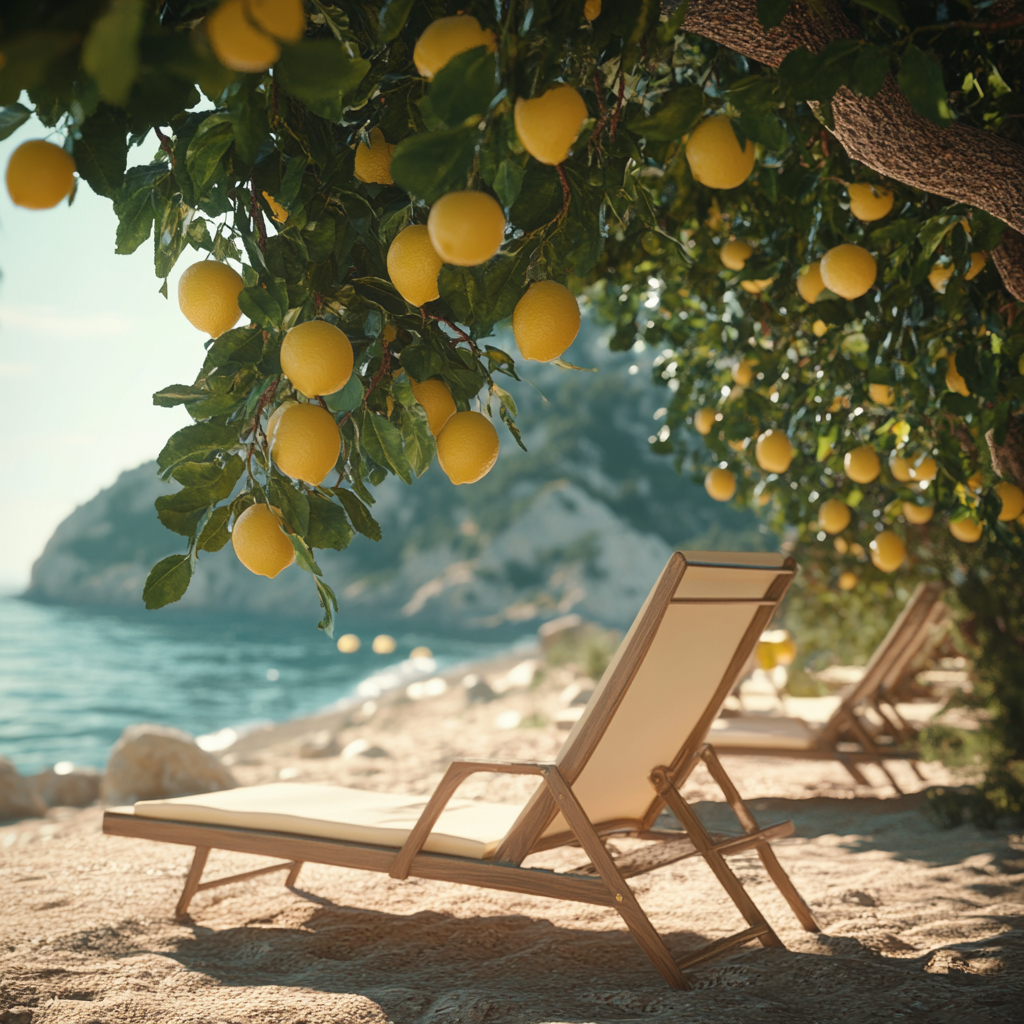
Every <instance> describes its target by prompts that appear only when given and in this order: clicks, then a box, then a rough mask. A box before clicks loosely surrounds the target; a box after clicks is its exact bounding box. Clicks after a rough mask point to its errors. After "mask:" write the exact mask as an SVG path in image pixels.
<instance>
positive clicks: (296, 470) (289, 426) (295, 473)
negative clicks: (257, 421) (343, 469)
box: [267, 402, 341, 485]
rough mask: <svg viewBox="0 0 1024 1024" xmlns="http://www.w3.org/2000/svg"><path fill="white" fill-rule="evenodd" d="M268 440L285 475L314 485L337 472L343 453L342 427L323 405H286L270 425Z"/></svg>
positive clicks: (294, 403)
mask: <svg viewBox="0 0 1024 1024" xmlns="http://www.w3.org/2000/svg"><path fill="white" fill-rule="evenodd" d="M267 439H268V440H269V441H270V454H271V455H272V456H273V458H274V462H276V463H277V468H278V469H280V470H281V472H282V473H284V474H286V475H287V476H290V477H291V478H292V479H293V480H305V481H306V483H309V484H314V485H317V484H320V483H321V481H322V480H323V478H324V477H325V476H327V474H328V473H330V471H331V470H332V469H334V465H335V463H336V462H337V461H338V455H339V454H340V453H341V434H340V433H339V432H338V424H337V423H335V422H334V417H333V416H332V415H331V414H330V413H329V412H328V411H327V410H326V409H323V408H321V407H320V406H319V405H305V404H300V403H299V402H285V403H284V405H282V406H281V407H280V408H279V409H277V410H276V411H275V413H274V415H273V416H271V417H270V420H269V422H268V423H267Z"/></svg>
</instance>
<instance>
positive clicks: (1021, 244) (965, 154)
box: [683, 0, 1024, 301]
mask: <svg viewBox="0 0 1024 1024" xmlns="http://www.w3.org/2000/svg"><path fill="white" fill-rule="evenodd" d="M824 6H825V10H826V17H824V18H821V17H818V16H817V15H816V14H815V13H814V12H813V11H812V10H811V9H810V8H809V7H808V6H807V4H806V0H797V2H795V3H793V4H792V5H791V7H790V9H789V11H788V13H787V14H786V17H785V18H784V19H783V21H782V23H781V24H780V25H779V26H778V27H776V28H774V29H771V30H770V31H767V32H766V31H765V30H764V29H763V28H762V27H761V23H760V22H759V21H758V20H757V0H691V2H690V6H689V10H688V12H687V15H686V18H685V20H684V22H683V28H684V29H685V30H686V31H687V32H693V33H695V34H697V35H701V36H704V37H705V38H707V39H711V40H713V41H714V42H717V43H721V44H722V45H723V46H727V47H729V49H731V50H735V51H736V52H737V53H741V54H743V56H745V57H748V58H750V59H752V60H756V61H758V62H760V63H762V64H767V65H768V66H769V67H773V68H775V67H778V66H779V65H780V64H781V63H782V61H783V59H784V58H785V57H786V55H787V54H788V53H790V52H791V51H792V50H795V49H797V48H798V47H801V46H805V47H807V48H808V49H809V50H811V51H812V52H817V51H820V50H822V49H824V47H825V46H827V45H828V44H829V43H830V42H832V41H833V40H836V39H854V38H858V37H859V36H860V35H861V33H860V31H859V30H858V28H857V26H855V25H854V24H853V23H852V22H851V21H850V20H849V19H848V18H847V17H846V15H845V14H844V13H843V11H842V9H841V8H840V7H839V5H838V4H837V3H836V2H835V0H824ZM832 114H833V117H834V119H835V130H834V132H833V134H834V135H835V137H836V138H837V139H838V140H839V142H840V143H842V145H843V148H844V149H845V150H846V152H847V153H848V154H849V155H850V156H851V157H852V158H853V159H854V160H857V161H859V162H860V163H862V164H864V165H865V166H867V167H870V168H871V169H872V170H875V171H877V172H878V173H879V174H883V175H885V176H886V177H888V178H892V179H893V180H894V181H900V182H903V184H905V185H911V186H913V187H914V188H919V189H921V190H922V191H925V192H931V193H934V194H935V195H940V196H944V197H945V198H947V199H952V200H954V201H955V202H960V203H968V204H970V205H971V206H974V207H977V208H978V209H979V210H984V211H985V212H986V213H990V214H991V215H992V216H993V217H997V218H999V220H1001V221H1003V222H1004V223H1006V224H1007V225H1009V227H1010V228H1011V229H1012V233H1008V234H1007V236H1005V238H1004V242H1003V243H1002V244H1001V245H1000V246H999V247H998V248H997V249H996V250H995V251H994V252H993V253H992V257H993V262H994V263H995V265H996V267H997V268H998V270H999V273H1000V275H1001V276H1002V278H1003V283H1004V285H1005V286H1006V288H1007V290H1008V291H1009V292H1010V294H1011V295H1013V296H1014V298H1016V299H1020V300H1021V301H1024V238H1022V234H1021V233H1024V147H1021V146H1018V145H1016V144H1015V143H1013V142H1010V141H1008V140H1007V139H1004V138H1001V137H1000V136H998V135H995V134H994V133H992V132H986V131H982V130H980V129H978V128H972V127H970V126H969V125H961V124H956V123H954V124H951V125H949V126H948V127H945V128H941V127H939V126H938V125H935V124H932V123H931V122H930V121H927V120H925V119H924V118H922V117H920V116H918V115H917V114H916V113H915V112H914V110H913V108H912V107H911V106H910V103H909V102H908V101H907V98H906V97H905V96H904V95H903V93H902V92H901V91H900V89H899V86H898V85H897V84H896V80H895V79H894V78H893V77H892V76H891V75H890V76H889V77H888V78H886V80H885V84H884V85H883V86H882V88H881V89H880V90H879V92H878V93H877V94H876V95H875V96H873V97H865V96H857V95H855V94H854V93H852V92H851V91H850V90H849V89H847V88H845V87H843V88H842V89H840V90H839V91H838V92H837V93H836V95H835V97H834V98H833V100H832Z"/></svg>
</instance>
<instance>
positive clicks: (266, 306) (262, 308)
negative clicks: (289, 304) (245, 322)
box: [238, 285, 284, 331]
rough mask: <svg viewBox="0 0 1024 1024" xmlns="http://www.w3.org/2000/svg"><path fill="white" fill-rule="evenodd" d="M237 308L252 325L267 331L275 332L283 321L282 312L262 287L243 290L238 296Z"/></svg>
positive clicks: (256, 286)
mask: <svg viewBox="0 0 1024 1024" xmlns="http://www.w3.org/2000/svg"><path fill="white" fill-rule="evenodd" d="M238 308H239V309H240V310H241V311H242V313H243V315H245V316H247V317H248V318H249V319H250V320H252V322H253V323H256V324H259V325H260V327H262V328H264V330H268V331H273V330H276V329H277V328H278V327H280V326H281V321H282V319H284V310H283V309H282V308H281V306H280V305H279V303H278V302H277V300H276V299H275V298H274V296H273V295H271V294H270V292H269V291H267V289H266V288H264V287H263V286H262V285H254V286H253V287H251V288H243V289H242V291H241V292H240V293H239V295H238Z"/></svg>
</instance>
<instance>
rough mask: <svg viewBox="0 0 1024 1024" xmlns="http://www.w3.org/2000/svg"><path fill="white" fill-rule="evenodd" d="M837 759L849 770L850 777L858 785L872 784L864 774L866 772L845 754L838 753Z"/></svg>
mask: <svg viewBox="0 0 1024 1024" xmlns="http://www.w3.org/2000/svg"><path fill="white" fill-rule="evenodd" d="M836 760H837V761H838V762H839V763H840V764H841V765H842V766H843V767H844V768H845V769H846V770H847V772H849V774H850V778H851V779H853V781H854V782H856V783H857V785H858V786H870V785H871V783H870V782H869V781H868V780H867V778H866V777H865V776H864V773H863V772H862V771H861V770H860V769H859V768H858V767H857V766H856V765H855V764H854V763H853V761H851V760H850V758H848V757H847V756H846V755H845V754H841V753H838V752H837V753H836Z"/></svg>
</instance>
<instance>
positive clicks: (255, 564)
mask: <svg viewBox="0 0 1024 1024" xmlns="http://www.w3.org/2000/svg"><path fill="white" fill-rule="evenodd" d="M231 546H232V547H233V548H234V549H235V554H236V555H237V556H238V560H239V561H240V562H241V563H242V565H244V566H245V567H246V569H248V570H249V572H253V573H255V574H256V575H257V576H266V577H268V578H269V579H273V578H274V577H275V576H276V575H277V574H278V573H279V572H281V570H282V569H287V568H288V566H289V565H291V564H292V562H294V561H295V548H293V547H292V542H291V541H290V540H289V539H288V535H287V534H286V533H285V532H284V530H282V529H281V510H280V509H277V508H271V507H270V506H269V505H250V506H249V507H248V508H247V509H246V510H245V511H244V512H243V513H242V514H241V515H240V516H239V517H238V518H237V519H236V520H235V525H234V527H233V528H232V530H231Z"/></svg>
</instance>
